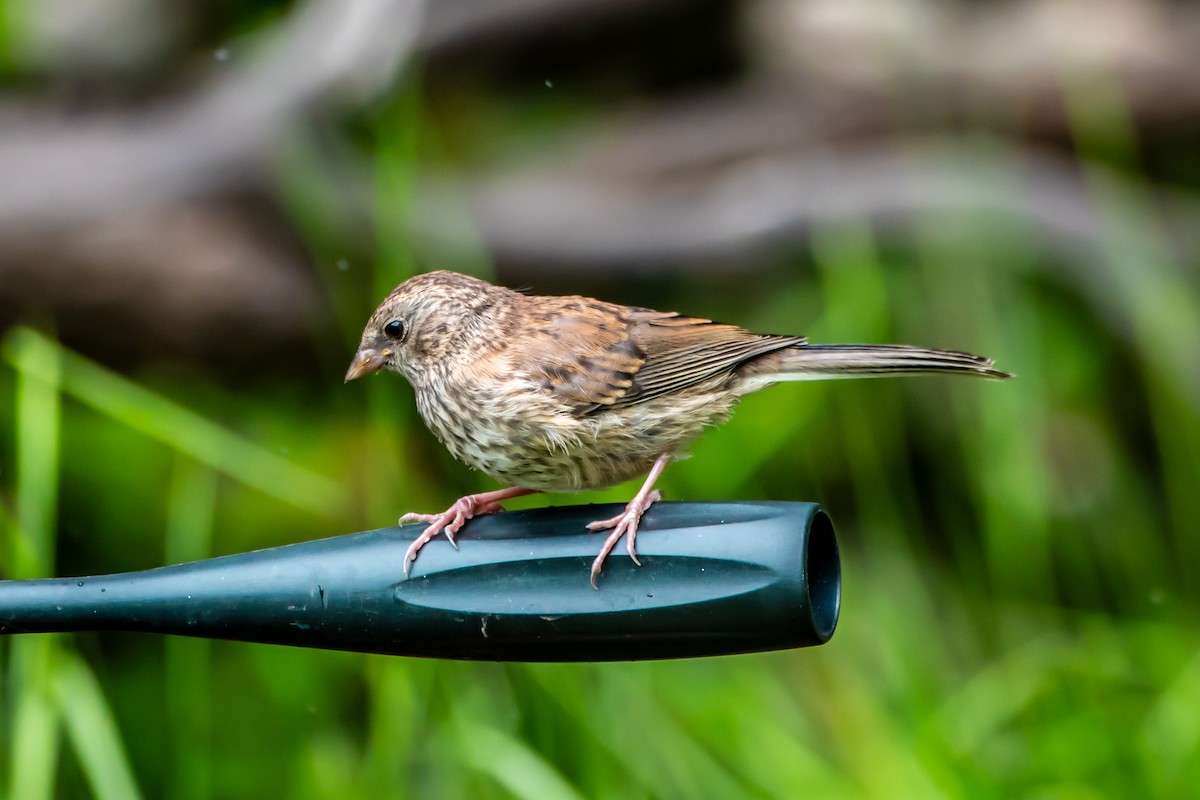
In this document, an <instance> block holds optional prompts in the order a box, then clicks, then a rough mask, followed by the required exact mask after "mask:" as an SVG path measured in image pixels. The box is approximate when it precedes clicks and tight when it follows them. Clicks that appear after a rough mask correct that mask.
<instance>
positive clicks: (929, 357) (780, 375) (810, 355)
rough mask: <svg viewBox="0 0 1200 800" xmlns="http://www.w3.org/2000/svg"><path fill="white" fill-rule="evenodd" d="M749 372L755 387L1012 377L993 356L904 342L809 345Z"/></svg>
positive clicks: (763, 362)
mask: <svg viewBox="0 0 1200 800" xmlns="http://www.w3.org/2000/svg"><path fill="white" fill-rule="evenodd" d="M748 372H749V373H750V374H745V377H747V378H749V379H750V381H751V382H752V383H758V382H765V383H775V382H777V381H803V380H828V379H830V378H870V377H877V376H887V375H922V374H925V375H928V374H931V373H934V374H936V373H959V374H965V375H979V376H981V377H984V378H1011V377H1012V375H1010V374H1009V373H1007V372H1001V371H999V370H997V369H993V368H992V360H991V359H990V358H982V357H980V356H975V355H971V354H970V353H962V352H958V351H956V350H931V349H929V348H926V347H911V346H909V345H903V344H804V345H797V346H796V347H788V348H784V349H781V350H776V351H774V352H773V353H770V354H768V355H767V356H764V357H763V358H761V359H758V360H757V363H755V364H754V365H753V369H752V370H749V371H748Z"/></svg>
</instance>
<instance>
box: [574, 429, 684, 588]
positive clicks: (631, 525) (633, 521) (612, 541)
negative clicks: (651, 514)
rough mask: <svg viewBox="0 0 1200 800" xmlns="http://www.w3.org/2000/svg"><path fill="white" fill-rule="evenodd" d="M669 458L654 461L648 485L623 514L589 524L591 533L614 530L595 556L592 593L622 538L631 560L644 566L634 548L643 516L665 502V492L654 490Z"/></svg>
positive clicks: (643, 487) (665, 455)
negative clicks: (650, 508)
mask: <svg viewBox="0 0 1200 800" xmlns="http://www.w3.org/2000/svg"><path fill="white" fill-rule="evenodd" d="M670 458H671V454H670V453H663V454H662V455H661V456H659V457H658V458H656V459H655V460H654V466H652V467H651V468H650V474H649V475H647V476H646V482H645V483H643V484H642V488H641V489H639V490H638V493H637V494H635V495H634V496H633V499H632V500H630V501H629V505H627V506H625V510H624V511H622V512H621V513H620V514H617V515H616V516H615V517H612V518H610V519H602V520H598V521H596V522H592V523H589V524H588V526H587V527H588V530H589V531H599V530H604V529H605V528H612V529H613V532H612V533H610V534H609V535H608V538H607V539H605V540H604V546H603V547H601V548H600V555H598V556H596V560H595V561H593V562H592V588H593V589H598V588H600V587H598V586H597V585H596V578H597V577H598V576H599V575H600V568H601V567H602V566H604V559H606V558H608V554H609V553H611V552H612V549H613V548H614V547H616V546H617V542H619V541H621V537H622V536H624V537H625V549H626V550H628V551H629V557H630V558H632V559H633V563H635V564H637V565H638V566H639V567H640V566H641V565H642V562H640V561H638V558H637V549H636V546H635V542H636V541H637V530H638V524H639V523H640V522H641V521H642V514H645V513H646V509H647V508H649V507H650V506H651V505H653V504H654V503H657V502H658V501H659V500H661V499H662V492H660V491H658V490H657V489H655V488H654V482H655V481H656V480H658V476H659V475H661V474H662V471H663V470H664V469H665V468H666V466H667V461H668V460H670Z"/></svg>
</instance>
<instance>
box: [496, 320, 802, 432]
mask: <svg viewBox="0 0 1200 800" xmlns="http://www.w3.org/2000/svg"><path fill="white" fill-rule="evenodd" d="M561 299H562V300H564V301H570V300H574V298H561ZM557 311H558V313H555V314H547V315H546V316H545V317H543V318H542V319H541V320H540V321H539V324H538V325H536V326H535V328H534V330H531V331H528V332H527V333H529V334H530V335H528V336H527V337H524V339H523V342H522V344H521V345H520V347H519V352H516V351H514V352H512V356H513V363H519V364H522V365H523V371H524V372H525V373H526V374H527V375H528V377H529V378H530V379H531V380H532V381H533V382H534V383H535V384H536V385H537V387H538V390H539V391H542V392H545V393H547V394H549V395H550V396H552V397H553V398H554V399H556V400H558V401H559V402H561V403H562V404H563V405H564V406H566V408H567V409H568V410H569V411H570V412H571V413H572V414H575V415H577V416H585V415H587V414H594V413H598V412H601V411H603V410H604V409H607V408H621V407H625V406H630V405H634V404H636V403H641V402H644V401H646V400H649V399H651V398H654V397H659V396H662V395H664V394H669V393H671V392H676V391H680V390H683V389H686V388H688V387H690V386H694V385H696V384H698V383H701V382H703V381H706V380H709V379H711V378H714V377H717V376H720V375H723V374H729V373H730V372H732V371H733V370H734V369H736V368H737V367H738V366H739V365H741V364H744V363H745V362H746V361H748V360H751V359H753V358H755V357H757V356H760V355H762V354H763V353H769V352H772V351H775V350H779V349H781V348H784V347H791V346H794V345H797V344H802V343H803V342H804V339H803V338H801V337H798V336H763V335H759V334H755V333H751V332H750V331H747V330H744V329H742V328H739V327H737V326H734V325H723V324H720V323H716V322H712V321H711V320H706V319H697V318H695V317H683V316H680V315H678V314H674V313H663V312H658V311H651V310H649V309H641V308H629V307H625V306H617V305H612V304H608V303H599V302H597V301H590V302H588V303H587V304H586V305H584V306H583V307H580V306H579V305H578V304H577V303H576V304H570V303H565V304H564V305H563V307H562V308H560V309H557Z"/></svg>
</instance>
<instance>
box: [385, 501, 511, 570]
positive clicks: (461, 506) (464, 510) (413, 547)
mask: <svg viewBox="0 0 1200 800" xmlns="http://www.w3.org/2000/svg"><path fill="white" fill-rule="evenodd" d="M532 491H533V490H532V489H522V488H520V487H517V486H513V487H510V488H508V489H500V490H498V491H495V492H484V493H482V494H469V495H467V496H466V497H460V498H458V499H457V500H455V501H454V505H452V506H450V507H449V508H448V509H446V510H445V511H443V512H442V513H440V514H418V513H415V512H411V511H410V512H409V513H407V514H405V515H404V516H402V517H400V521H399V524H401V525H407V524H408V523H410V522H428V523H429V527H427V528H426V529H425V530H423V531H421V535H420V536H418V537H417V538H416V539H414V540H413V543H412V544H410V545H409V546H408V550H406V551H405V553H404V577H405V578H408V576H409V573H410V572H411V571H412V565H413V562H414V561H416V560H417V554H418V553H420V552H421V548H422V547H424V546H425V545H426V544H428V543H429V542H430V541H432V540H433V539H434V538H435V537H436V536H437V535H438V534H439V533H441V534H443V535H445V537H446V539H447V540H448V541H449V542H450V544H451V545H452V546H453V547H454V549H455V550H457V549H458V541H457V539H456V538H455V534H457V533H458V532H459V530H461V529H462V526H463V525H465V524H467V520H469V519H472V518H474V517H478V516H481V515H483V514H495V513H496V512H498V511H503V510H504V506H502V505H500V501H501V500H507V499H508V498H510V497H520V496H521V495H526V494H530V493H532Z"/></svg>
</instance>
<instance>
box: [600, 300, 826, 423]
mask: <svg viewBox="0 0 1200 800" xmlns="http://www.w3.org/2000/svg"><path fill="white" fill-rule="evenodd" d="M634 323H635V324H634V328H633V331H632V334H633V336H632V338H633V340H634V341H636V342H637V344H638V347H639V349H641V351H642V352H643V353H644V354H645V363H644V364H643V365H642V368H641V369H640V370H638V372H637V374H636V376H635V387H636V389H637V391H636V392H629V393H626V394H625V395H624V396H622V397H621V398H619V399H618V400H616V401H615V402H614V403H613V404H612V406H613V407H619V406H626V405H633V404H634V403H640V402H644V401H646V400H649V399H651V398H653V397H659V396H661V395H664V394H670V393H671V392H677V391H681V390H683V389H686V388H688V387H690V386H694V385H696V384H698V383H703V382H704V381H707V380H710V379H712V378H715V377H718V376H721V375H728V374H729V373H731V372H733V370H735V369H736V368H737V367H739V366H741V365H742V364H744V363H746V362H747V361H750V360H751V359H754V358H757V357H758V356H761V355H763V354H764V353H770V352H773V351H775V350H780V349H783V348H785V347H793V346H795V345H799V344H804V341H805V340H804V338H803V337H801V336H772V335H764V334H758V333H752V332H751V331H748V330H745V329H744V328H739V327H737V326H736V325H725V324H722V323H719V322H713V321H711V320H707V319H698V318H696V317H684V316H680V315H678V314H660V313H658V312H641V313H635V315H634Z"/></svg>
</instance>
